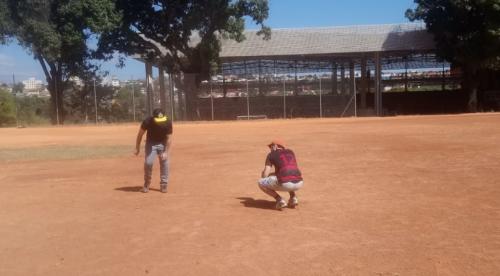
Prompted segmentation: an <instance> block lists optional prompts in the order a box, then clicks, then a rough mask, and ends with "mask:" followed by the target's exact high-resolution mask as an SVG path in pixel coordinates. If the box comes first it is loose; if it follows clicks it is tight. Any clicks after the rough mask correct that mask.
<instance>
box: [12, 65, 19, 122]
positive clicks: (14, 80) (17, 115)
mask: <svg viewBox="0 0 500 276" xmlns="http://www.w3.org/2000/svg"><path fill="white" fill-rule="evenodd" d="M15 85H16V76H15V75H14V74H12V95H14V104H15V105H16V127H19V111H18V109H17V93H16V94H14V86H15Z"/></svg>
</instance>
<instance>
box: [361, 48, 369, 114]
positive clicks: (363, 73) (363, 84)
mask: <svg viewBox="0 0 500 276" xmlns="http://www.w3.org/2000/svg"><path fill="white" fill-rule="evenodd" d="M367 88H368V85H367V82H366V57H363V58H362V59H361V108H363V109H365V108H366V92H367Z"/></svg>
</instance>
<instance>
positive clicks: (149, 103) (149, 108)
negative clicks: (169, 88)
mask: <svg viewBox="0 0 500 276" xmlns="http://www.w3.org/2000/svg"><path fill="white" fill-rule="evenodd" d="M145 65H146V116H151V115H152V113H153V98H154V96H153V65H152V64H151V63H150V62H146V63H145Z"/></svg>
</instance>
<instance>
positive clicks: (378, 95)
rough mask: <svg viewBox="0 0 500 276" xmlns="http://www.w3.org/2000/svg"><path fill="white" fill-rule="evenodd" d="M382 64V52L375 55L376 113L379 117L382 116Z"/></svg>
mask: <svg viewBox="0 0 500 276" xmlns="http://www.w3.org/2000/svg"><path fill="white" fill-rule="evenodd" d="M381 82H382V62H381V58H380V52H376V53H375V112H376V114H377V116H382V115H383V114H382V91H381Z"/></svg>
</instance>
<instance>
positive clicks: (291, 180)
mask: <svg viewBox="0 0 500 276" xmlns="http://www.w3.org/2000/svg"><path fill="white" fill-rule="evenodd" d="M268 147H269V149H270V150H271V152H270V153H269V154H268V155H267V158H266V165H265V167H264V170H263V171H262V178H261V179H260V180H259V182H258V183H259V188H260V189H261V190H262V191H264V193H266V194H268V195H270V196H272V197H274V199H276V209H278V210H281V209H282V208H284V207H287V206H288V207H290V208H295V206H297V205H299V199H298V198H297V195H296V194H295V191H297V190H298V189H300V188H302V185H304V182H303V179H302V174H301V173H300V170H299V167H298V166H297V160H296V159H295V154H294V153H293V151H292V150H290V149H286V148H285V144H284V143H283V141H280V140H273V141H272V142H271V143H270V144H269V145H268ZM272 167H274V173H271V168H272ZM276 191H284V192H288V193H289V194H290V199H289V200H288V205H287V203H286V202H285V201H284V200H283V199H282V198H281V196H280V195H279V194H278V193H277V192H276Z"/></svg>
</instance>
